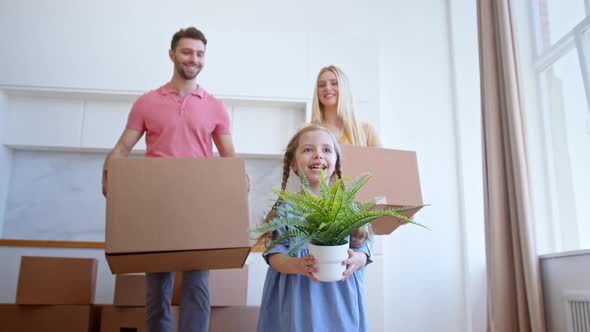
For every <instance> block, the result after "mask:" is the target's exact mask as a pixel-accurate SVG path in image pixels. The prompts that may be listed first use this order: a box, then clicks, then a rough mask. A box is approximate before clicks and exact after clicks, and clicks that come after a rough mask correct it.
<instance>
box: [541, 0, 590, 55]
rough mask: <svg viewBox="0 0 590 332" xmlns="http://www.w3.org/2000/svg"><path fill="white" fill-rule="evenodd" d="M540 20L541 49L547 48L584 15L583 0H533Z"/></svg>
mask: <svg viewBox="0 0 590 332" xmlns="http://www.w3.org/2000/svg"><path fill="white" fill-rule="evenodd" d="M535 2H536V4H537V6H538V10H537V13H538V15H539V22H540V29H541V31H540V33H539V36H540V37H541V42H540V45H541V49H542V50H544V49H547V48H549V46H551V45H552V44H554V43H555V42H556V41H558V40H559V39H561V38H562V37H563V36H564V35H565V34H567V33H568V32H570V31H571V30H572V29H573V28H574V27H575V26H576V25H577V24H578V23H580V22H581V21H582V20H583V19H584V17H586V9H585V6H584V0H567V1H563V0H535Z"/></svg>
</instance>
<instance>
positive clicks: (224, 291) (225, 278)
mask: <svg viewBox="0 0 590 332" xmlns="http://www.w3.org/2000/svg"><path fill="white" fill-rule="evenodd" d="M181 289H182V272H177V273H176V275H175V279H174V294H173V296H172V304H178V305H180V293H181ZM209 298H210V302H211V306H212V307H213V306H240V305H246V303H248V265H245V266H244V267H243V268H241V269H227V270H211V271H209Z"/></svg>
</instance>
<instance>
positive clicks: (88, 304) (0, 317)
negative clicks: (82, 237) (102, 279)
mask: <svg viewBox="0 0 590 332" xmlns="http://www.w3.org/2000/svg"><path fill="white" fill-rule="evenodd" d="M97 266H98V262H97V261H96V259H93V258H66V257H29V256H23V257H22V258H21V266H20V271H19V276H18V286H17V292H16V304H2V305H0V321H2V324H0V331H2V332H4V331H7V332H8V331H25V332H28V331H35V332H53V331H55V332H57V331H60V332H69V331H72V332H74V331H76V332H87V331H91V332H97V331H98V328H99V315H100V312H99V310H97V309H96V308H95V307H93V305H92V304H93V303H94V292H95V286H96V271H97Z"/></svg>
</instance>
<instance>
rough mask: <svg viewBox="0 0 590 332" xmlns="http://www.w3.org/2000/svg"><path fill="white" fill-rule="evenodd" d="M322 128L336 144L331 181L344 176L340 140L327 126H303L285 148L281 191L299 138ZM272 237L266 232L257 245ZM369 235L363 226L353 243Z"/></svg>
mask: <svg viewBox="0 0 590 332" xmlns="http://www.w3.org/2000/svg"><path fill="white" fill-rule="evenodd" d="M315 130H320V131H323V132H326V133H327V134H328V135H329V136H330V139H332V143H333V144H334V152H335V153H336V164H335V165H334V174H332V177H331V178H330V182H332V180H333V177H334V175H336V177H337V178H338V179H340V178H342V168H341V153H340V145H339V144H338V141H337V140H336V138H335V137H334V135H333V134H332V133H331V132H330V131H329V130H328V129H326V128H324V127H322V126H316V125H310V126H307V127H303V128H301V129H299V131H297V133H295V135H293V137H291V140H289V143H288V144H287V148H286V149H285V155H284V157H283V179H282V182H281V191H284V190H285V189H287V181H289V176H290V175H291V164H292V162H293V159H294V158H295V152H296V151H297V148H298V147H299V140H300V138H301V136H302V135H303V134H305V133H307V132H310V131H315ZM280 203H281V201H280V199H277V200H276V202H275V203H274V204H273V206H272V208H271V210H270V211H269V212H268V214H267V215H266V217H265V218H264V221H263V222H264V223H267V222H269V221H271V220H272V219H274V218H275V217H276V209H275V208H276V207H277V206H278V205H279V204H280ZM271 237H272V233H271V232H267V233H264V234H262V235H260V236H259V237H258V239H257V240H256V245H263V246H267V245H268V244H269V243H270V240H271ZM368 237H369V229H368V227H366V226H365V227H362V228H360V229H358V230H356V231H355V232H353V233H352V234H351V239H353V241H352V245H353V246H355V247H356V246H359V245H360V244H362V243H363V242H365V241H366V240H367V239H368Z"/></svg>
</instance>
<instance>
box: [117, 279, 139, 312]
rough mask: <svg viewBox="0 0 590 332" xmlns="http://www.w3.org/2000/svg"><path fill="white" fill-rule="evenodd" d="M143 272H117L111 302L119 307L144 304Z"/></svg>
mask: <svg viewBox="0 0 590 332" xmlns="http://www.w3.org/2000/svg"><path fill="white" fill-rule="evenodd" d="M145 294H146V290H145V274H118V275H117V277H116V278H115V294H114V300H113V304H114V305H116V306H121V307H141V306H145Z"/></svg>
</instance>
